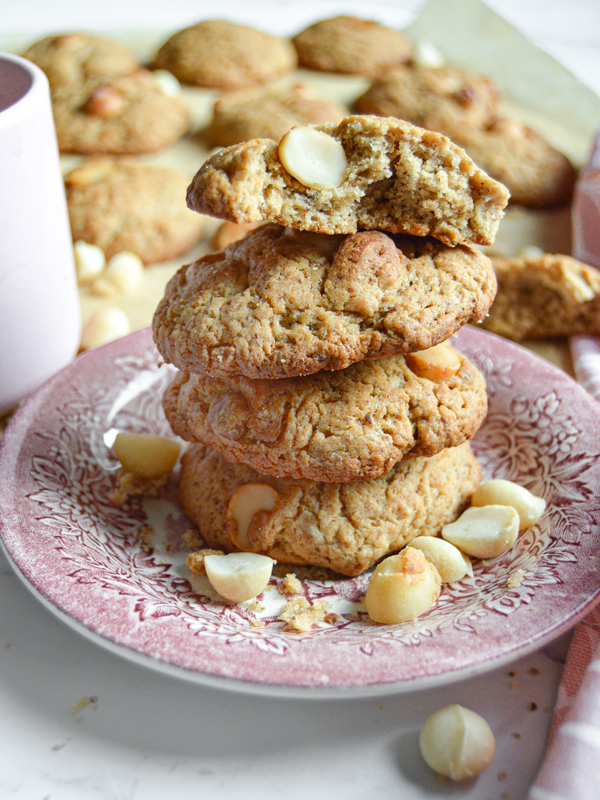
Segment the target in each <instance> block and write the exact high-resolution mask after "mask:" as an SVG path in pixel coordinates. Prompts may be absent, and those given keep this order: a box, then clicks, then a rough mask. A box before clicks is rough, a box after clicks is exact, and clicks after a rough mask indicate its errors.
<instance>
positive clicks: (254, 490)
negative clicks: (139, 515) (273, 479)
mask: <svg viewBox="0 0 600 800" xmlns="http://www.w3.org/2000/svg"><path fill="white" fill-rule="evenodd" d="M277 497H278V495H277V492H276V491H275V489H273V487H272V486H269V485H268V484H266V483H245V484H244V485H243V486H240V487H239V488H238V489H236V490H235V492H234V493H233V494H232V495H231V498H230V500H229V505H228V511H229V513H230V514H231V516H232V517H233V519H234V520H235V524H236V530H235V533H234V534H233V535H232V540H233V543H234V545H235V546H236V547H239V549H240V550H251V549H252V548H251V547H250V543H249V541H248V528H249V527H250V521H251V520H252V517H253V516H254V515H255V514H257V513H258V512H259V511H270V510H271V509H272V508H273V506H274V505H275V501H276V500H277Z"/></svg>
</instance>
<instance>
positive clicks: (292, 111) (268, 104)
mask: <svg viewBox="0 0 600 800" xmlns="http://www.w3.org/2000/svg"><path fill="white" fill-rule="evenodd" d="M347 113H348V109H347V108H346V106H344V105H342V104H341V103H336V102H334V101H333V100H325V99H322V98H319V97H318V96H317V95H316V93H315V92H314V90H313V89H312V87H310V86H307V85H305V84H295V85H294V86H284V87H277V88H275V87H271V86H268V87H266V88H264V87H259V88H255V89H243V90H241V91H239V92H228V93H227V94H224V95H223V96H222V97H221V98H219V100H217V102H216V103H215V105H214V107H213V116H212V120H211V122H210V124H209V125H208V128H207V129H206V131H205V133H204V136H205V138H206V140H207V142H208V144H209V146H211V147H228V146H229V145H232V144H238V142H245V141H247V140H248V139H263V138H264V139H277V140H279V139H280V138H281V137H282V136H283V134H284V133H285V132H286V131H288V130H289V129H290V128H291V127H293V126H294V125H308V124H309V123H315V124H316V123H320V122H334V123H336V124H337V123H338V122H341V121H342V119H343V118H344V117H345V116H346V115H347Z"/></svg>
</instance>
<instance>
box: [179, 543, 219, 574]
mask: <svg viewBox="0 0 600 800" xmlns="http://www.w3.org/2000/svg"><path fill="white" fill-rule="evenodd" d="M224 555H225V553H224V552H223V551H222V550H211V549H210V548H206V549H204V550H196V552H195V553H189V554H188V555H187V557H186V559H185V565H186V567H187V568H188V569H189V571H190V572H192V573H193V574H194V575H206V567H205V566H204V559H205V558H206V556H224Z"/></svg>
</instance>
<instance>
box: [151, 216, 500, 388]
mask: <svg viewBox="0 0 600 800" xmlns="http://www.w3.org/2000/svg"><path fill="white" fill-rule="evenodd" d="M494 294H495V279H494V274H493V270H492V268H491V264H490V261H489V259H488V258H487V257H486V256H485V255H483V254H482V253H480V252H479V251H476V250H472V249H471V248H469V247H467V246H465V245H459V246H457V247H454V248H451V247H447V246H446V245H443V244H441V243H440V242H438V241H436V240H434V239H427V238H417V237H402V236H396V237H393V236H391V235H386V234H384V233H381V232H379V231H363V232H361V233H356V234H353V235H351V236H346V237H345V236H329V235H327V234H314V233H308V232H305V231H294V230H290V229H289V228H282V227H281V226H279V225H274V224H270V225H263V226H261V227H260V228H258V229H256V230H255V231H253V232H251V233H249V234H247V235H246V237H245V238H244V239H243V240H241V241H239V242H237V243H235V244H233V245H230V246H229V247H228V248H227V249H226V250H225V251H223V252H222V253H221V254H219V255H210V256H205V257H204V258H202V259H200V260H199V261H196V262H195V263H193V264H190V265H188V266H185V267H182V268H181V269H180V270H179V272H178V273H177V274H176V275H175V276H174V277H173V278H172V279H171V281H170V282H169V284H168V286H167V288H166V290H165V297H164V298H163V300H162V301H161V302H160V304H159V306H158V308H157V310H156V313H155V315H154V320H153V330H154V338H155V342H156V345H157V347H158V349H159V351H160V353H161V355H162V356H163V358H164V359H165V361H168V362H171V363H173V364H175V366H177V367H178V369H180V370H182V371H184V372H201V373H205V374H207V375H211V376H222V377H226V376H228V375H245V376H247V377H249V378H285V377H293V376H298V375H307V374H310V373H314V372H318V371H319V370H338V369H344V368H345V367H347V366H349V365H350V364H352V363H354V362H357V361H361V360H362V359H364V358H380V357H382V356H386V355H392V354H397V353H407V352H410V351H411V350H424V349H426V348H429V347H431V346H432V345H435V344H437V343H438V342H441V341H443V340H445V339H447V338H448V337H449V336H451V335H452V334H453V333H455V332H456V331H457V330H458V329H459V328H460V327H462V325H464V324H466V323H469V322H477V321H478V320H480V319H482V318H483V317H484V316H485V314H486V313H487V311H488V309H489V306H490V304H491V302H492V300H493V298H494Z"/></svg>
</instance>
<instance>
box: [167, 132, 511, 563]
mask: <svg viewBox="0 0 600 800" xmlns="http://www.w3.org/2000/svg"><path fill="white" fill-rule="evenodd" d="M507 201H508V192H507V191H506V189H505V188H504V187H503V186H502V185H501V184H498V183H496V182H495V181H494V180H492V179H490V178H489V177H488V176H487V175H486V174H485V173H484V172H482V171H481V170H480V169H479V168H478V167H477V166H476V165H475V164H474V163H473V162H472V161H471V160H470V159H469V158H468V157H467V156H466V154H465V153H464V151H462V150H461V149H460V148H458V147H457V146H455V145H454V144H453V143H452V142H451V141H450V140H449V139H447V138H446V137H444V136H443V135H441V134H438V133H434V132H432V131H426V130H424V129H422V128H418V127H415V126H413V125H411V124H409V123H406V122H403V121H400V120H398V119H394V118H381V117H376V116H351V117H348V118H346V119H344V120H343V121H342V122H341V123H340V124H339V125H334V124H329V123H326V124H323V125H317V126H314V127H309V128H294V129H292V130H291V131H289V132H288V133H287V134H286V135H285V136H284V137H283V139H282V140H281V142H279V143H277V142H275V141H273V140H269V139H255V140H251V141H247V142H244V143H242V144H238V145H235V146H232V147H229V148H226V149H224V150H221V151H220V152H218V153H217V154H215V155H213V156H212V157H211V158H209V159H208V160H207V161H206V162H205V163H204V164H203V166H202V168H201V169H200V171H199V172H198V173H197V175H196V176H195V178H194V180H193V182H192V184H191V186H190V187H189V189H188V205H189V206H190V207H191V208H193V209H194V210H196V211H198V212H200V213H202V214H208V215H212V216H216V217H219V218H221V219H225V220H229V221H231V222H234V223H238V224H250V223H256V222H259V221H262V220H270V221H271V222H270V223H268V224H263V225H260V226H259V227H257V228H255V229H254V230H252V231H250V232H249V233H248V234H247V235H246V236H245V237H244V238H243V239H241V240H239V241H237V242H235V243H233V244H231V245H229V246H228V247H227V248H225V249H224V250H222V251H220V252H218V253H214V254H211V255H208V256H205V257H204V258H202V259H200V260H199V261H196V262H194V263H192V264H190V265H188V266H185V267H183V268H182V269H181V270H180V271H179V272H178V273H177V274H176V275H175V276H174V277H173V279H172V280H171V281H170V282H169V284H168V286H167V288H166V291H165V296H164V298H163V299H162V300H161V302H160V304H159V306H158V308H157V310H156V313H155V315H154V320H153V333H154V339H155V342H156V345H157V347H158V349H159V351H160V353H161V355H162V357H163V358H164V359H165V361H167V362H170V363H172V364H174V365H175V366H176V367H177V369H178V370H179V373H178V374H177V376H176V377H175V379H174V380H173V382H172V383H171V385H170V386H169V388H168V389H167V391H166V393H165V397H164V408H165V412H166V415H167V418H168V420H169V422H170V424H171V426H172V428H173V430H174V432H175V433H176V434H178V435H180V436H182V437H183V438H184V439H186V440H187V441H188V442H190V443H192V444H191V445H190V447H189V448H188V450H187V452H186V453H185V456H184V458H183V464H182V476H181V499H182V502H183V505H184V507H185V510H186V512H187V514H188V515H189V516H190V518H191V519H192V520H193V521H194V522H195V523H196V524H197V525H198V527H199V530H200V533H201V535H202V537H203V538H204V540H205V541H206V543H207V545H208V546H209V547H212V548H218V549H221V550H224V551H232V550H238V549H239V550H250V551H254V552H259V553H264V554H265V555H269V556H271V557H273V558H275V559H277V560H278V561H281V562H283V563H286V564H298V565H300V564H309V565H315V566H319V567H326V568H329V569H332V570H334V571H336V572H339V573H342V574H344V575H349V576H354V575H358V574H360V573H361V572H363V571H364V570H366V569H368V568H369V567H371V566H373V565H374V564H375V563H376V562H377V561H379V560H380V559H381V558H382V557H384V556H386V555H388V554H390V553H392V552H395V551H397V550H399V549H401V548H402V547H403V546H404V545H406V544H407V543H408V542H409V541H410V540H411V539H412V538H413V537H415V536H417V535H419V534H423V533H429V534H435V533H437V532H438V531H439V530H440V528H441V527H442V526H443V525H444V524H446V523H448V522H450V521H452V520H454V519H455V518H456V517H457V516H458V515H459V514H460V513H461V512H462V510H463V509H464V507H465V505H466V504H467V502H468V498H469V497H470V495H471V494H472V493H473V491H474V490H475V488H476V486H477V484H478V482H479V480H480V470H479V466H478V464H477V462H476V460H475V458H474V457H473V455H472V453H471V450H470V448H469V440H470V439H471V438H472V437H473V436H474V434H475V433H476V431H477V429H478V428H479V426H480V424H481V422H482V421H483V419H484V417H485V413H486V410H487V401H486V392H485V381H484V379H483V376H482V375H481V374H480V373H479V372H478V370H477V369H476V367H475V366H474V365H473V364H471V363H470V362H469V360H468V359H467V358H465V356H464V355H462V354H461V353H460V352H459V351H458V350H456V349H455V348H453V347H452V346H451V345H450V344H448V343H447V341H446V340H447V339H448V338H449V337H451V336H452V335H453V334H454V333H455V332H456V331H458V330H459V328H461V327H462V326H463V325H465V324H467V323H473V322H477V321H479V320H481V319H482V318H483V317H484V316H485V315H486V314H487V311H488V309H489V307H490V305H491V303H492V301H493V299H494V295H495V291H496V281H495V277H494V272H493V269H492V267H491V263H490V261H489V259H488V258H487V256H485V255H483V253H481V252H480V251H479V250H478V249H476V248H474V247H473V245H488V244H491V243H492V242H493V240H494V236H495V233H496V230H497V228H498V224H499V221H500V218H501V216H502V213H503V208H504V207H505V205H506V203H507ZM284 226H285V227H284Z"/></svg>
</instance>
